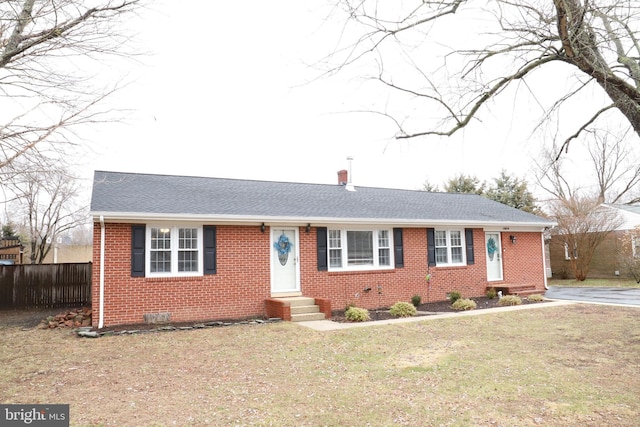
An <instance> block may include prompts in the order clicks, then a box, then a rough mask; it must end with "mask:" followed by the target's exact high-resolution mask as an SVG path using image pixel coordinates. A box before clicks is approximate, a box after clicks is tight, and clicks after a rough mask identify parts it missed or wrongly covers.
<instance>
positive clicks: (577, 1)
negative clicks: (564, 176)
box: [325, 0, 640, 149]
mask: <svg viewBox="0 0 640 427" xmlns="http://www.w3.org/2000/svg"><path fill="white" fill-rule="evenodd" d="M335 5H336V7H335V8H334V11H333V14H334V15H335V17H336V19H340V18H342V19H344V25H343V28H342V32H341V33H340V40H339V41H338V45H337V47H336V48H335V50H334V51H333V52H332V53H331V55H330V56H329V57H327V58H325V59H326V64H325V65H326V66H327V67H328V68H327V72H329V73H335V72H339V71H341V70H344V69H345V68H347V67H349V66H351V65H354V64H355V63H359V66H360V68H359V69H358V72H359V73H363V72H362V71H360V70H362V69H363V68H362V67H361V66H362V63H367V62H368V63H375V64H376V66H377V69H376V71H374V72H371V73H370V74H369V75H368V77H370V78H373V79H375V80H377V81H378V82H380V83H382V84H383V85H384V86H386V87H387V88H390V89H391V91H392V92H393V93H395V94H396V95H398V96H399V97H401V99H402V105H403V107H402V111H400V112H398V111H395V112H393V111H392V112H387V111H384V112H382V113H383V114H386V115H387V116H388V117H391V118H392V119H393V120H394V123H395V124H396V125H397V127H398V132H397V135H396V137H397V138H414V137H418V136H425V135H438V136H450V135H453V134H454V133H456V132H458V131H460V130H461V129H464V128H465V127H467V126H468V125H469V124H470V123H472V121H474V119H476V120H480V119H481V117H480V115H481V111H483V110H484V111H486V110H487V109H489V108H490V106H491V104H493V103H497V102H498V101H499V100H501V99H505V101H507V102H508V101H509V100H510V98H508V97H509V94H510V95H513V91H514V90H515V91H518V90H519V89H525V90H526V91H530V92H531V94H532V97H533V99H534V100H535V102H541V103H542V101H540V100H539V99H538V98H539V96H540V97H541V95H545V96H547V95H549V94H550V93H549V92H551V94H553V96H554V98H555V100H551V101H549V102H547V103H546V105H544V106H543V109H544V110H545V112H546V113H545V115H544V116H543V118H542V119H543V120H544V118H550V117H551V116H552V114H557V115H558V122H559V124H560V125H564V126H565V131H564V133H565V135H564V136H563V137H561V138H560V139H559V141H560V142H561V143H560V144H559V148H560V149H562V148H566V146H567V145H568V144H569V142H570V141H571V140H572V139H574V138H576V137H578V136H579V135H581V134H582V132H584V131H585V130H586V129H589V128H591V127H592V126H595V125H596V121H597V120H598V119H599V118H601V117H603V116H605V115H606V116H607V118H608V119H610V118H611V113H612V112H613V111H618V112H619V113H621V115H622V116H619V117H620V118H622V117H623V118H624V120H625V121H626V122H627V123H628V124H629V125H630V126H631V128H632V129H633V130H634V132H635V133H636V134H638V135H640V62H639V58H640V43H639V41H638V39H637V36H638V33H637V28H638V25H640V7H639V5H638V4H637V2H635V1H631V0H590V1H587V0H553V1H535V0H534V1H525V0H515V1H513V0H495V1H490V2H485V1H477V0H437V1H436V0H434V1H431V0H414V1H406V2H382V1H380V0H339V1H336V2H335ZM476 28H479V30H475V29H476ZM554 64H556V65H555V66H554ZM404 65H408V66H407V67H404ZM541 69H549V71H551V73H552V74H551V75H550V76H551V77H550V78H547V79H545V80H544V82H542V86H538V87H536V85H535V84H534V78H537V77H538V75H537V74H536V73H537V72H538V71H539V70H541ZM410 72H412V75H411V77H410V78H408V77H407V75H408V73H410ZM566 82H568V83H567V84H565V83H566ZM512 89H513V90H512ZM594 93H595V94H598V93H599V94H601V95H602V96H601V98H602V99H603V100H604V99H605V98H606V99H608V102H606V101H603V102H602V103H601V102H599V101H598V100H597V96H594V95H593V94H594ZM583 94H584V95H587V94H588V95H589V99H590V100H591V101H590V102H591V105H586V106H584V105H582V106H581V107H586V108H585V109H584V110H583V111H585V112H584V113H582V114H583V117H582V119H581V123H580V122H579V123H578V124H575V123H570V122H571V120H569V119H571V118H573V116H575V115H576V108H573V107H571V108H568V109H567V110H565V111H562V107H563V105H565V104H570V103H569V101H570V100H573V99H575V98H576V97H578V96H579V95H583ZM513 99H515V101H514V102H515V103H516V104H517V102H518V97H517V96H516V97H515V98H513ZM379 112H380V111H379ZM409 114H410V115H411V116H413V118H414V120H409V119H410V117H409ZM416 117H418V118H419V119H415V118H416ZM429 117H431V118H433V120H431V121H429V120H428V118H429ZM565 119H566V120H565Z"/></svg>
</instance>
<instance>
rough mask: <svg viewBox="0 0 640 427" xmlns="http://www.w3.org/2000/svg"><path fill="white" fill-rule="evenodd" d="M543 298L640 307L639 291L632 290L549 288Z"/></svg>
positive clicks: (636, 289)
mask: <svg viewBox="0 0 640 427" xmlns="http://www.w3.org/2000/svg"><path fill="white" fill-rule="evenodd" d="M544 296H545V297H547V298H551V299H559V300H573V301H582V302H596V303H603V304H624V305H634V306H638V307H640V289H639V288H634V289H629V288H569V287H559V286H549V290H548V291H547V292H545V294H544Z"/></svg>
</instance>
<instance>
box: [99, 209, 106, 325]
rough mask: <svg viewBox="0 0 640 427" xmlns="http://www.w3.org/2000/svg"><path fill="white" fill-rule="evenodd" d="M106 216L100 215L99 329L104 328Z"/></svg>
mask: <svg viewBox="0 0 640 427" xmlns="http://www.w3.org/2000/svg"><path fill="white" fill-rule="evenodd" d="M104 235H105V225H104V216H102V215H100V317H99V320H98V329H102V327H103V326H104Z"/></svg>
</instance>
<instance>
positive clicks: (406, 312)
mask: <svg viewBox="0 0 640 427" xmlns="http://www.w3.org/2000/svg"><path fill="white" fill-rule="evenodd" d="M389 313H391V315H392V316H393V317H411V316H413V315H415V314H416V308H415V307H414V306H413V305H412V304H409V303H408V302H397V303H395V304H393V306H392V307H391V309H390V310H389Z"/></svg>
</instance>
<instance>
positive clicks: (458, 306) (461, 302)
mask: <svg viewBox="0 0 640 427" xmlns="http://www.w3.org/2000/svg"><path fill="white" fill-rule="evenodd" d="M451 307H453V309H454V310H473V309H475V308H476V302H475V301H474V300H472V299H468V298H460V299H457V300H456V302H454V303H453V304H452V305H451Z"/></svg>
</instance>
